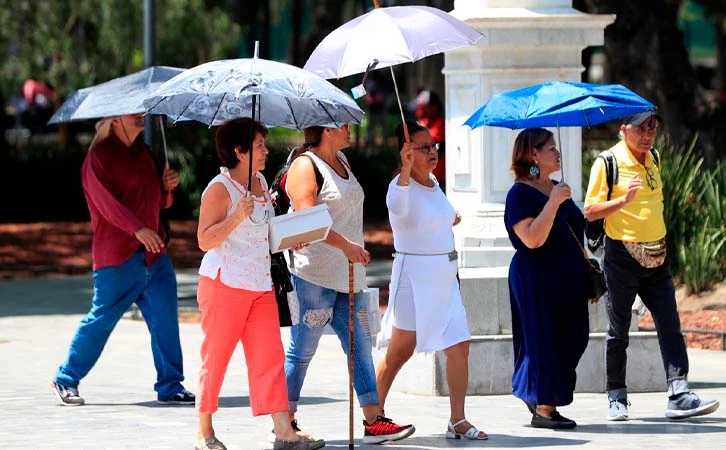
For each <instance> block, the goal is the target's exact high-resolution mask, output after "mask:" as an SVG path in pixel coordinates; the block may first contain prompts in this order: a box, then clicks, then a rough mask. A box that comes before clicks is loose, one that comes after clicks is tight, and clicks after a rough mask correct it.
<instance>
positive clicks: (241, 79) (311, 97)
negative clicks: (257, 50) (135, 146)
mask: <svg viewBox="0 0 726 450" xmlns="http://www.w3.org/2000/svg"><path fill="white" fill-rule="evenodd" d="M253 100H254V101H253ZM253 105H255V106H254V108H255V113H254V116H253V115H252V108H253ZM144 106H145V107H146V112H147V113H149V114H165V115H167V116H169V117H170V118H172V119H174V120H196V121H199V122H202V123H204V124H207V125H209V126H216V125H221V124H223V123H224V122H227V121H229V120H232V119H237V118H240V117H254V118H255V119H256V120H259V121H260V122H262V123H264V124H265V125H267V126H279V127H285V128H295V129H302V128H306V127H309V126H313V125H320V126H341V125H342V124H345V123H360V121H361V119H362V118H363V111H361V109H360V108H359V107H358V105H357V104H356V103H355V101H354V100H353V99H352V98H351V97H350V96H349V95H347V94H346V93H344V92H343V91H341V90H340V89H338V88H337V87H335V86H333V85H332V84H331V83H330V82H328V81H326V80H324V79H323V78H321V77H319V76H318V75H315V74H313V73H311V72H308V71H306V70H303V69H301V68H299V67H295V66H291V65H289V64H284V63H280V62H275V61H270V60H266V59H261V58H245V59H228V60H221V61H212V62H208V63H205V64H202V65H199V66H197V67H193V68H191V69H189V70H186V71H184V72H183V73H181V74H180V75H177V76H176V77H174V78H172V79H171V80H169V81H167V82H166V83H164V84H163V85H162V86H161V87H159V89H158V90H157V91H156V92H154V93H153V94H152V95H151V96H149V98H147V99H146V100H144Z"/></svg>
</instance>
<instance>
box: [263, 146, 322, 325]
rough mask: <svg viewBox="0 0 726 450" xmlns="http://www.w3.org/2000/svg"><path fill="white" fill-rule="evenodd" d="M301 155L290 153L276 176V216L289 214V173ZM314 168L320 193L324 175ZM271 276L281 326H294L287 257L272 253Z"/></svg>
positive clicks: (297, 151) (272, 193)
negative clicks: (291, 166) (289, 304)
mask: <svg viewBox="0 0 726 450" xmlns="http://www.w3.org/2000/svg"><path fill="white" fill-rule="evenodd" d="M299 154H301V150H300V149H298V148H295V149H293V150H291V151H290V154H289V155H288V156H287V160H285V164H284V165H283V166H282V169H280V171H279V172H277V175H276V176H275V179H274V181H273V182H272V185H271V186H270V197H271V198H272V206H273V207H274V209H275V215H276V216H280V215H283V214H287V211H288V210H289V209H290V198H289V197H288V196H287V193H286V192H285V181H286V179H287V171H288V169H289V168H290V164H292V161H293V160H294V159H295V158H296V157H297V156H298V155H299ZM313 168H314V169H315V181H316V182H317V183H318V193H320V189H321V188H322V186H323V174H321V173H320V170H319V169H318V166H316V165H315V163H314V162H313ZM291 260H292V259H291ZM270 276H271V278H272V284H273V289H274V291H275V298H276V300H277V312H278V317H279V319H280V326H282V327H289V326H291V325H292V319H291V317H290V308H289V306H288V303H287V293H288V292H292V290H293V286H292V279H291V278H290V269H289V268H288V267H287V262H286V261H285V255H283V253H282V252H277V253H272V255H271V256H270Z"/></svg>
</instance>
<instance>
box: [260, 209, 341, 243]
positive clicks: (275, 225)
mask: <svg viewBox="0 0 726 450" xmlns="http://www.w3.org/2000/svg"><path fill="white" fill-rule="evenodd" d="M332 225H333V219H331V218H330V213H328V205H326V204H320V205H315V206H313V207H312V208H307V209H303V210H302V211H294V212H290V213H287V214H283V215H281V216H276V217H273V218H272V219H270V251H271V252H272V253H277V252H279V251H281V250H285V249H288V248H290V247H293V246H295V245H298V244H303V243H310V242H317V241H322V240H323V239H325V238H327V237H328V232H329V231H330V227H331V226H332Z"/></svg>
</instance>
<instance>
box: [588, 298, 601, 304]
mask: <svg viewBox="0 0 726 450" xmlns="http://www.w3.org/2000/svg"><path fill="white" fill-rule="evenodd" d="M596 303H600V299H599V298H591V299H590V304H592V305H594V304H596Z"/></svg>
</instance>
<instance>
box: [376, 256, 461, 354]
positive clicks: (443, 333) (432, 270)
mask: <svg viewBox="0 0 726 450" xmlns="http://www.w3.org/2000/svg"><path fill="white" fill-rule="evenodd" d="M456 274H457V263H456V260H454V261H449V258H448V256H447V255H435V256H426V255H407V254H401V253H397V254H396V257H395V258H394V260H393V269H392V271H391V284H390V294H389V297H388V308H387V309H386V313H385V314H384V316H383V320H382V321H381V332H380V333H379V335H378V339H377V345H378V347H379V348H380V347H383V346H386V345H388V342H389V341H390V339H391V332H392V330H393V327H396V328H398V329H400V330H407V331H415V332H416V351H418V352H434V351H439V350H444V349H446V348H449V347H451V346H453V345H456V344H458V343H460V342H464V341H468V340H469V339H471V334H470V333H469V326H468V324H467V321H466V310H465V309H464V304H463V302H462V300H461V291H460V290H459V282H458V280H457V278H456Z"/></svg>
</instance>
